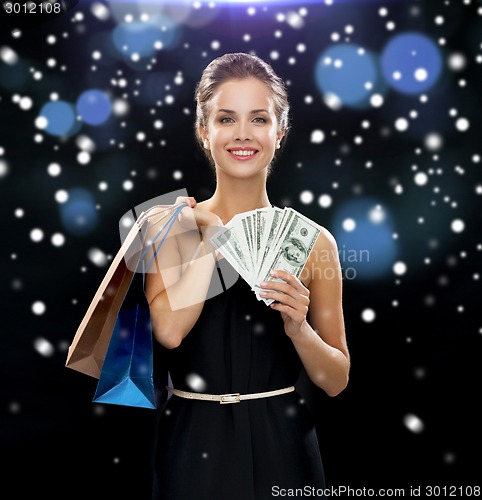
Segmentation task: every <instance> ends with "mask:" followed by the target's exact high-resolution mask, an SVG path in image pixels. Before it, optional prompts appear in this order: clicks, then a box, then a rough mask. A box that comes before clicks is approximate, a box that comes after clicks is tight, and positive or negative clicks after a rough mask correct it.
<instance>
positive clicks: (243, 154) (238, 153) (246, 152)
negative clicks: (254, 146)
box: [231, 151, 255, 156]
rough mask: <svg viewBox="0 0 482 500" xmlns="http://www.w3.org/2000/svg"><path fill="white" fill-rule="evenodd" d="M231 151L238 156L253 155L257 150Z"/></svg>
mask: <svg viewBox="0 0 482 500" xmlns="http://www.w3.org/2000/svg"><path fill="white" fill-rule="evenodd" d="M231 153H233V155H236V156H252V155H254V153H255V151H231Z"/></svg>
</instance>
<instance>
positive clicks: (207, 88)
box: [195, 52, 290, 173]
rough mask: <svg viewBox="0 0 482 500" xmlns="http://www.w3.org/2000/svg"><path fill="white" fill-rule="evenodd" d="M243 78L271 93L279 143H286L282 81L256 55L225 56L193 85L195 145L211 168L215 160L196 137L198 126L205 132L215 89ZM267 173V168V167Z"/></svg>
mask: <svg viewBox="0 0 482 500" xmlns="http://www.w3.org/2000/svg"><path fill="white" fill-rule="evenodd" d="M245 78H257V79H258V80H260V81H261V82H263V83H264V84H266V86H267V87H268V89H269V90H270V91H271V94H272V97H273V101H274V107H275V113H276V118H277V121H278V130H283V132H284V135H283V138H282V141H281V144H284V142H285V140H286V136H287V134H288V130H289V129H290V116H289V111H290V105H289V102H288V91H287V89H286V86H285V83H284V82H283V80H282V79H281V78H280V77H279V76H278V75H277V74H276V73H275V72H274V70H273V68H272V67H271V66H270V65H269V64H268V63H267V62H266V61H264V60H263V59H261V58H259V57H257V56H255V55H252V54H247V53H244V52H234V53H228V54H224V55H222V56H220V57H217V58H216V59H214V60H212V61H211V62H210V63H209V64H208V65H207V66H206V68H205V69H204V71H203V73H202V75H201V79H200V80H199V82H198V83H197V85H196V91H195V101H196V123H195V135H196V139H197V142H198V143H199V145H200V146H201V149H202V150H203V151H204V154H205V155H206V157H207V158H208V160H209V163H210V164H211V165H212V166H214V160H213V157H212V155H211V152H210V151H209V150H207V149H205V148H204V147H203V139H202V137H201V135H200V134H199V127H200V126H201V127H203V128H204V129H206V125H207V122H208V118H209V102H210V100H211V99H212V97H213V94H214V93H215V91H216V89H217V88H218V87H219V86H220V85H221V84H222V83H225V82H227V81H230V80H242V79H245ZM278 151H279V150H278ZM275 156H276V153H275ZM269 172H270V168H268V173H269Z"/></svg>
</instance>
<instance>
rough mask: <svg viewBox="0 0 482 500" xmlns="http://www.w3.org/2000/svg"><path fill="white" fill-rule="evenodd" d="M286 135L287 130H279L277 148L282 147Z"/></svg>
mask: <svg viewBox="0 0 482 500" xmlns="http://www.w3.org/2000/svg"><path fill="white" fill-rule="evenodd" d="M284 136H285V131H284V130H278V133H277V134H276V149H279V148H280V147H281V141H282V140H283V137H284Z"/></svg>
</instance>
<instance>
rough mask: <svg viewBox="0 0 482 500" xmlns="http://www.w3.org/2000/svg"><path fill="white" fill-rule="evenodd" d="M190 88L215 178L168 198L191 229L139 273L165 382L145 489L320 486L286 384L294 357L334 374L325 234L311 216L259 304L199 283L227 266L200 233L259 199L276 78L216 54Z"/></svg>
mask: <svg viewBox="0 0 482 500" xmlns="http://www.w3.org/2000/svg"><path fill="white" fill-rule="evenodd" d="M196 101H197V122H196V135H197V138H198V140H199V142H200V144H201V146H202V148H203V149H204V151H205V152H206V154H207V157H208V159H209V160H210V162H211V164H212V165H213V168H214V169H215V174H216V189H215V192H214V194H213V195H212V196H211V197H210V198H209V199H207V200H204V201H200V202H197V201H196V200H195V199H194V198H192V197H189V198H188V197H186V198H182V199H178V201H183V202H185V203H187V204H188V206H189V207H190V209H191V210H192V211H191V213H190V215H191V216H192V217H193V218H192V219H191V222H192V221H195V223H196V226H197V228H196V229H199V232H198V231H197V230H196V231H191V232H187V233H183V234H182V237H179V236H176V237H172V238H168V239H167V240H166V243H165V244H164V245H163V247H162V251H163V254H162V255H161V256H160V259H159V261H162V263H163V270H162V272H160V273H157V274H151V273H150V274H148V276H147V280H146V296H147V298H148V301H149V304H150V309H151V319H152V325H153V333H154V336H155V338H156V340H157V341H158V343H159V344H160V349H161V350H162V354H163V356H164V358H165V363H166V366H167V368H168V370H169V374H170V378H171V380H170V384H171V387H172V389H170V392H172V393H173V395H171V397H170V398H169V399H168V400H167V402H165V403H164V405H163V406H162V407H161V409H160V419H159V424H158V436H157V446H156V452H155V466H154V498H155V499H162V500H195V499H196V500H197V499H201V500H228V499H229V500H264V499H267V498H272V497H273V494H274V492H276V491H280V489H281V488H303V487H305V486H306V487H314V488H323V487H324V485H325V482H324V473H323V466H322V462H321V458H320V451H319V448H318V442H317V438H316V432H315V426H314V422H313V420H312V416H311V414H310V412H309V410H308V409H307V408H306V406H304V405H303V400H302V399H301V398H300V396H299V395H298V394H297V393H296V392H295V391H293V390H292V389H291V387H292V386H293V384H294V383H295V381H296V380H297V378H298V376H299V374H300V370H301V368H302V367H304V369H305V370H306V373H307V374H308V376H309V378H310V379H311V380H312V381H313V383H314V384H316V385H317V386H318V387H320V388H321V389H323V390H324V391H325V392H326V393H327V394H328V395H330V396H336V395H337V394H339V393H340V392H341V391H343V390H344V389H345V387H346V385H347V383H348V374H349V367H350V360H349V352H348V348H347V344H346V338H345V331H344V320H343V311H342V290H341V272H340V263H339V260H338V252H337V247H336V242H335V240H334V238H333V237H332V235H331V234H330V233H329V232H328V231H327V230H326V229H324V228H323V229H322V232H321V234H320V235H319V237H318V239H317V241H316V244H315V247H314V248H313V250H312V252H311V254H310V257H309V259H308V261H307V263H306V265H305V268H304V272H303V273H302V276H301V278H302V279H301V280H300V279H299V278H297V277H295V276H294V275H291V274H288V273H287V272H286V271H280V270H278V271H277V270H275V271H274V273H273V274H272V275H273V277H275V278H281V280H282V281H270V282H269V286H267V285H266V284H261V286H262V287H264V288H267V289H269V291H265V292H263V297H265V298H267V299H274V302H272V303H271V305H270V306H267V305H266V304H265V303H264V301H259V300H257V298H256V297H255V295H254V293H253V291H252V290H251V288H250V287H249V285H248V284H247V283H246V282H245V281H244V280H242V279H239V280H237V281H236V282H235V284H234V285H233V286H230V287H229V288H227V289H226V291H224V292H223V293H219V294H217V295H215V296H212V294H211V293H210V291H209V290H210V285H211V283H212V280H213V278H214V277H217V276H218V275H220V276H222V274H223V273H226V272H228V268H229V265H228V264H227V263H226V261H225V260H224V259H222V258H221V257H220V256H219V255H217V254H216V252H214V251H213V247H212V246H211V244H210V238H209V236H211V235H212V234H213V231H214V232H215V231H216V230H218V229H219V226H221V225H222V224H226V223H227V222H228V221H229V220H231V218H232V217H233V216H234V215H236V214H238V213H242V212H247V211H249V210H253V209H256V208H262V207H270V206H271V203H270V201H269V198H268V194H267V190H266V180H267V176H268V173H269V172H270V169H271V164H272V161H273V158H274V156H275V152H276V150H277V149H279V148H280V145H281V143H282V142H283V140H284V139H285V138H286V134H287V132H288V130H289V118H288V116H289V105H288V99H287V92H286V88H285V86H284V84H283V82H282V80H281V79H280V78H279V77H278V76H277V75H276V74H275V73H274V71H273V69H272V68H271V66H269V65H268V64H267V63H266V62H264V61H263V60H261V59H259V58H258V57H255V56H252V55H249V54H244V53H234V54H226V55H224V56H221V57H219V58H217V59H215V60H214V61H212V62H211V63H210V64H209V65H208V66H207V67H206V69H205V70H204V72H203V74H202V77H201V80H200V82H199V83H198V85H197V89H196ZM185 212H186V214H187V215H185V221H186V220H187V219H188V218H189V217H188V216H189V208H187V207H186V208H185V209H183V210H182V212H181V214H184V213H185ZM184 224H186V222H184ZM199 235H201V236H200V242H199ZM194 253H196V255H195V258H193V255H194ZM320 256H323V258H320ZM333 271H336V272H333ZM207 297H211V298H207ZM278 390H279V392H275V394H274V395H273V394H271V391H278ZM233 393H234V395H233ZM199 394H209V395H215V396H212V398H214V399H211V400H209V399H208V400H198V399H195V398H196V395H199ZM238 394H241V399H243V400H241V401H240V400H239V399H240V398H239V397H238ZM247 394H256V399H248V400H244V398H243V395H247ZM219 395H224V398H219ZM202 397H204V398H205V399H206V398H209V397H211V396H202ZM220 399H223V401H222V402H223V403H231V404H221V405H220V404H219V402H216V401H219V400H220Z"/></svg>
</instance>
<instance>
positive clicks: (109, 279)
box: [65, 204, 185, 379]
mask: <svg viewBox="0 0 482 500" xmlns="http://www.w3.org/2000/svg"><path fill="white" fill-rule="evenodd" d="M181 205H182V206H184V205H185V204H179V205H177V206H176V205H156V206H154V207H151V208H150V209H149V210H148V211H146V212H142V213H141V215H140V216H139V217H138V218H137V220H135V222H134V224H133V225H132V227H131V229H130V230H129V232H128V234H127V236H126V238H125V240H124V242H123V244H122V246H121V248H120V249H119V251H118V252H117V254H116V255H115V257H114V259H113V260H112V263H111V265H110V266H109V269H108V270H107V273H106V274H105V276H104V278H103V280H102V282H101V284H100V286H99V288H98V289H97V291H96V293H95V295H94V298H93V299H92V302H91V303H90V306H89V308H88V309H87V312H86V314H85V316H84V318H83V319H82V321H81V323H80V325H79V327H78V329H77V332H76V334H75V336H74V339H73V341H72V344H71V345H70V347H69V350H68V354H67V361H66V363H65V366H66V367H68V368H71V369H73V370H77V371H79V372H81V373H84V374H86V375H90V376H92V377H95V378H97V379H98V378H99V377H100V374H101V370H102V365H103V363H104V359H105V356H106V352H107V348H108V346H109V342H110V340H111V337H112V332H113V330H114V326H115V324H116V320H117V315H118V313H119V309H120V307H121V305H122V302H123V300H124V298H125V296H126V294H127V291H128V289H129V286H130V284H131V282H132V278H133V274H134V273H135V272H136V268H137V266H138V261H139V256H140V253H141V252H142V250H143V246H144V240H145V236H146V234H147V228H148V226H149V225H151V226H156V224H159V223H160V222H161V221H162V220H165V218H166V217H167V216H169V215H172V213H173V211H176V213H178V211H179V209H181ZM134 213H135V212H134ZM173 234H174V231H173Z"/></svg>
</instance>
